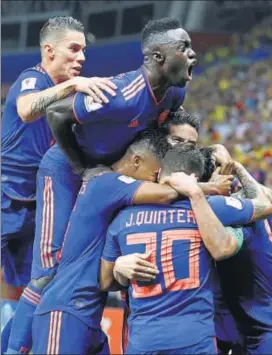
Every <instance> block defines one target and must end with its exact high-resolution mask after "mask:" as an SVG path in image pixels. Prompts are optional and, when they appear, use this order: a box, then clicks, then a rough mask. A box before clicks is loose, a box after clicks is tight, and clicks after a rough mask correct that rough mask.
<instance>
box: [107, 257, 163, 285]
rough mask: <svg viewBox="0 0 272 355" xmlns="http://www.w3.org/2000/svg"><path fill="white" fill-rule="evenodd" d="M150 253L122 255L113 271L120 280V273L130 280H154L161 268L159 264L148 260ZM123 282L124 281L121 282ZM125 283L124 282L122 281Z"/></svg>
mask: <svg viewBox="0 0 272 355" xmlns="http://www.w3.org/2000/svg"><path fill="white" fill-rule="evenodd" d="M150 256H151V252H149V253H143V254H140V253H134V254H129V255H124V256H120V257H119V258H118V259H117V260H116V262H115V265H114V269H113V273H114V276H115V278H116V279H117V281H118V282H119V280H118V274H119V275H121V276H122V277H125V278H126V279H129V280H135V281H152V280H154V279H155V278H156V276H157V274H158V273H159V270H158V268H157V266H156V265H155V264H153V263H151V262H149V261H148V259H149V258H150ZM121 283H122V282H121ZM122 284H123V283H122Z"/></svg>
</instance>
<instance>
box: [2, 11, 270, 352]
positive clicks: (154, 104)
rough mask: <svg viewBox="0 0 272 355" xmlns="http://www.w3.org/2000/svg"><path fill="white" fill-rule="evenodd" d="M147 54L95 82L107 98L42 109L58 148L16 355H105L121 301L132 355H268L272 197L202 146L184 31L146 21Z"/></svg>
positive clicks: (17, 320) (42, 199)
mask: <svg viewBox="0 0 272 355" xmlns="http://www.w3.org/2000/svg"><path fill="white" fill-rule="evenodd" d="M52 28H53V30H54V31H55V29H56V25H55V27H54V26H52ZM72 32H77V30H73V31H72ZM78 32H80V31H78ZM45 37H46V36H45ZM74 40H75V39H74ZM142 52H143V56H144V62H143V65H142V66H141V67H140V68H139V69H138V70H135V71H131V72H128V73H124V74H119V75H117V76H115V77H113V78H111V79H107V80H106V81H104V82H102V84H101V83H100V89H101V90H103V95H102V100H101V99H99V90H98V89H97V87H94V88H93V91H92V94H93V95H92V97H91V96H90V95H88V93H86V92H85V91H84V90H76V91H78V92H77V93H76V94H75V95H70V92H69V95H68V96H67V95H63V97H64V96H67V97H66V98H62V97H57V98H54V100H52V101H51V102H49V103H48V105H47V107H44V109H45V114H46V117H47V121H48V124H49V127H50V129H51V132H52V133H53V136H54V138H55V140H56V144H54V145H53V146H52V147H51V148H50V149H48V150H47V152H46V153H45V154H44V156H43V158H42V159H41V161H40V164H39V168H38V171H37V180H36V181H37V185H35V186H36V191H35V194H36V210H35V213H36V214H35V218H36V220H35V225H36V228H35V239H34V246H33V261H32V268H31V280H30V281H29V283H28V285H27V287H26V288H25V290H24V292H23V294H22V296H21V299H20V301H19V305H18V307H17V310H16V313H15V316H14V318H13V321H12V328H11V335H10V337H9V345H8V349H7V352H6V353H8V354H11V353H12V354H14V353H22V352H24V353H26V352H28V351H29V349H32V353H33V354H68V353H69V354H88V353H92V354H108V353H109V346H108V342H107V337H106V336H105V334H104V333H103V331H102V330H101V326H100V323H101V319H102V314H103V310H104V307H105V304H106V301H107V295H108V291H120V290H121V291H122V293H123V295H124V298H125V301H126V302H125V303H126V305H125V319H124V329H123V350H124V353H126V354H154V355H155V354H217V353H223V354H228V352H229V350H230V349H231V350H232V351H233V354H234V353H238V352H239V351H240V352H241V353H243V352H245V353H247V354H267V353H269V351H271V350H272V234H271V226H272V218H271V215H272V192H271V191H270V190H269V189H267V188H265V187H264V186H262V185H260V184H258V183H257V182H256V181H255V180H254V178H253V177H252V176H251V175H250V174H249V173H248V172H247V171H246V169H245V168H244V167H243V166H242V165H241V164H240V163H238V162H236V161H233V160H232V158H231V156H230V155H229V153H228V152H227V151H226V149H225V148H224V147H223V146H221V145H214V146H210V147H199V146H198V142H197V141H198V131H199V126H200V122H199V120H198V119H197V118H195V117H193V116H192V115H191V114H190V113H188V112H186V111H185V110H184V109H183V108H182V106H181V105H183V101H184V98H185V85H186V83H187V82H188V81H190V80H191V79H192V70H193V67H194V65H195V64H196V54H195V52H194V51H193V49H192V45H191V39H190V37H189V35H188V33H187V32H186V31H185V30H184V29H182V27H181V25H180V23H179V21H178V20H175V19H171V18H165V19H161V20H156V21H150V22H149V23H148V24H147V25H146V26H145V27H144V29H143V32H142ZM43 75H46V73H43ZM109 81H110V84H109ZM35 82H36V81H35ZM30 84H33V82H32V83H29V81H28V82H25V84H24V85H25V87H27V86H28V87H29V89H30V86H31V85H30ZM33 85H34V87H35V83H34V84H33ZM107 85H109V86H110V88H109V87H107ZM106 87H107V90H106ZM112 91H114V92H112ZM89 94H90V93H89ZM49 101H50V100H49ZM102 101H103V102H102ZM184 106H185V108H186V103H185V104H184ZM37 122H38V121H37ZM7 175H8V173H7ZM26 180H27V178H26ZM7 195H8V194H7ZM30 212H31V211H30ZM30 212H29V211H28V213H30ZM24 245H25V244H24ZM9 260H10V259H9ZM217 343H218V345H219V350H218V349H217Z"/></svg>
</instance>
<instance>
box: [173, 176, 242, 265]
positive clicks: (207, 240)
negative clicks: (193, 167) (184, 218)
mask: <svg viewBox="0 0 272 355" xmlns="http://www.w3.org/2000/svg"><path fill="white" fill-rule="evenodd" d="M178 174H179V175H180V179H181V181H182V188H181V189H180V191H179V192H180V193H182V194H183V195H184V196H187V197H188V198H189V199H190V202H191V205H192V209H193V212H194V214H195V218H196V221H197V224H198V229H199V231H200V234H201V237H202V240H203V242H204V244H205V246H206V248H207V249H208V250H209V252H210V254H211V255H212V257H213V258H214V259H215V260H222V259H224V258H227V257H230V256H232V255H234V254H235V253H237V251H238V250H239V249H240V247H241V245H242V244H241V239H239V238H237V236H236V235H234V233H232V232H229V231H228V230H227V229H226V228H225V227H224V226H223V224H222V223H221V222H220V220H219V219H218V217H217V216H216V214H215V213H214V211H213V209H212V208H211V207H210V205H209V203H208V201H207V200H206V197H205V195H204V193H203V192H202V190H201V189H200V188H199V186H198V185H197V180H196V178H195V177H194V176H188V175H186V174H184V173H177V174H176V175H175V178H176V177H177V176H178ZM169 180H171V177H169ZM169 182H170V181H169Z"/></svg>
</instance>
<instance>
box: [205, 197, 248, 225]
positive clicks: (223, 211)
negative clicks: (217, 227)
mask: <svg viewBox="0 0 272 355" xmlns="http://www.w3.org/2000/svg"><path fill="white" fill-rule="evenodd" d="M208 202H209V204H210V206H211V208H212V209H213V211H214V213H215V214H216V216H217V217H218V218H219V219H220V221H221V222H222V223H223V225H225V226H229V225H237V224H247V223H249V222H250V220H251V218H252V215H253V212H254V207H253V204H252V202H251V201H250V200H248V199H239V198H235V197H225V196H210V197H208Z"/></svg>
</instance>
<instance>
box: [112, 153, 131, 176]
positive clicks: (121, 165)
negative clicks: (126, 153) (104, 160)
mask: <svg viewBox="0 0 272 355" xmlns="http://www.w3.org/2000/svg"><path fill="white" fill-rule="evenodd" d="M127 165H128V163H127V160H126V159H125V157H122V158H121V159H120V160H118V161H117V162H115V163H113V164H112V166H111V168H112V170H113V171H114V172H116V173H118V174H123V175H126V171H127V169H126V167H127Z"/></svg>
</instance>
